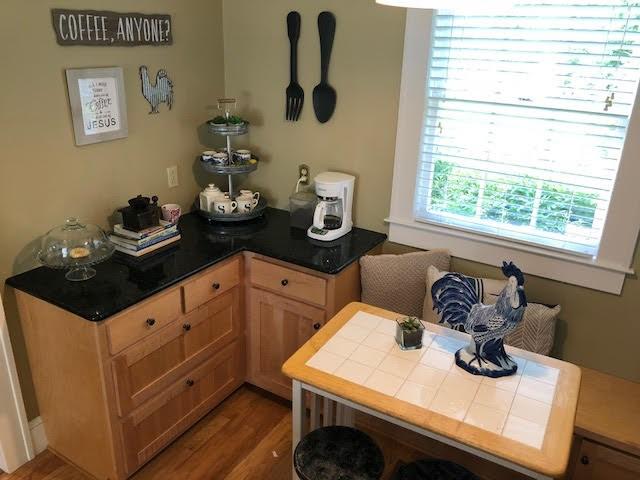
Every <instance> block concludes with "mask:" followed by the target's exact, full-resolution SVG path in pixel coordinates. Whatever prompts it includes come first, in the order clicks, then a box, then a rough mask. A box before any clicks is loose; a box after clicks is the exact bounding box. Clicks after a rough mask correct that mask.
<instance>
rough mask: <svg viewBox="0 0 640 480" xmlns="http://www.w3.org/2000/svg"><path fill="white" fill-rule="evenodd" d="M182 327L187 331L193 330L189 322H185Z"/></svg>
mask: <svg viewBox="0 0 640 480" xmlns="http://www.w3.org/2000/svg"><path fill="white" fill-rule="evenodd" d="M182 329H183V330H184V331H185V332H188V331H189V330H191V324H189V323H185V324H184V325H182Z"/></svg>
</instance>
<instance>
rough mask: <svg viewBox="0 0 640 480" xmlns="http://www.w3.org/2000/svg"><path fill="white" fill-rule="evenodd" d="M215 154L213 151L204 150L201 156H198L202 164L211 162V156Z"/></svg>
mask: <svg viewBox="0 0 640 480" xmlns="http://www.w3.org/2000/svg"><path fill="white" fill-rule="evenodd" d="M215 154H216V152H215V151H214V150H206V151H204V152H202V155H201V156H200V158H202V161H204V162H210V161H212V160H213V156H214V155H215Z"/></svg>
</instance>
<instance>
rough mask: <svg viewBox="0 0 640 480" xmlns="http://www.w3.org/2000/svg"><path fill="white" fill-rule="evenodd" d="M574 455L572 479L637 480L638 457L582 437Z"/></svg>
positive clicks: (639, 463) (639, 462)
mask: <svg viewBox="0 0 640 480" xmlns="http://www.w3.org/2000/svg"><path fill="white" fill-rule="evenodd" d="M580 442H581V443H580V446H579V449H578V452H577V455H576V456H575V457H574V458H575V460H574V465H573V473H572V475H571V476H570V478H571V479H572V480H613V479H615V480H638V479H639V478H640V458H638V457H636V456H633V455H629V454H627V453H624V452H621V451H619V450H615V449H613V448H609V447H606V446H604V445H601V444H599V443H596V442H592V441H590V440H586V439H583V440H581V441H580Z"/></svg>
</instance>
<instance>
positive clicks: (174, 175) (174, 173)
mask: <svg viewBox="0 0 640 480" xmlns="http://www.w3.org/2000/svg"><path fill="white" fill-rule="evenodd" d="M167 183H168V184H169V188H174V187H177V186H178V185H180V182H179V181H178V167H177V166H176V165H173V166H172V167H169V168H167Z"/></svg>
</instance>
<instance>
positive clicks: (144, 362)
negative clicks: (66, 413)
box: [112, 288, 242, 416]
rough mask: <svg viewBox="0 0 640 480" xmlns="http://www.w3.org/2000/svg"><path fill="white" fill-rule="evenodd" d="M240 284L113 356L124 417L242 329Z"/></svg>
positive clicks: (230, 340) (227, 342) (116, 385)
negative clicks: (238, 286)
mask: <svg viewBox="0 0 640 480" xmlns="http://www.w3.org/2000/svg"><path fill="white" fill-rule="evenodd" d="M239 309H240V293H239V290H238V289H237V288H235V289H233V290H231V291H230V292H227V293H225V294H223V295H221V296H220V297H218V298H215V299H213V300H211V301H209V302H207V303H205V304H204V305H202V306H201V307H199V308H197V309H196V310H194V311H193V312H191V313H189V314H187V315H185V316H184V317H183V318H182V319H180V321H177V322H173V323H172V324H170V325H168V326H167V327H165V328H164V329H162V330H160V331H159V332H157V333H156V334H155V335H152V336H151V337H149V338H147V339H145V340H143V341H141V342H139V343H137V344H136V345H134V346H132V347H131V348H129V349H127V350H125V351H124V352H122V353H121V354H120V355H118V356H117V357H115V358H114V359H113V362H112V368H113V377H114V384H115V390H116V397H117V399H118V412H119V414H120V416H124V415H126V414H127V413H129V412H130V411H131V410H133V409H134V408H137V407H138V406H140V405H141V404H142V403H144V402H145V401H147V400H148V399H149V398H151V397H153V396H155V395H157V394H159V393H160V392H162V390H163V389H164V388H166V387H167V386H168V385H169V384H171V382H173V381H175V380H176V378H178V377H179V376H181V375H184V374H186V373H188V372H189V370H190V369H192V368H193V367H194V366H195V365H197V364H198V363H200V362H201V361H202V360H203V359H204V358H207V357H209V356H211V354H213V353H214V352H216V351H218V350H220V349H221V348H222V347H224V346H225V345H227V344H229V343H231V342H232V341H233V340H235V339H237V338H238V337H240V335H241V333H242V328H241V322H240V319H241V315H240V312H239Z"/></svg>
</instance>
